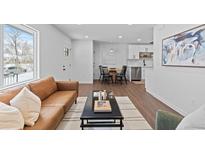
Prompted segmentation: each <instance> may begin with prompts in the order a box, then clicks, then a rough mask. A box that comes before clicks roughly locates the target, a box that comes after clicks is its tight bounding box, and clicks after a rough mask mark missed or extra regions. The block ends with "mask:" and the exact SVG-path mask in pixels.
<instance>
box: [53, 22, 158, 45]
mask: <svg viewBox="0 0 205 154" xmlns="http://www.w3.org/2000/svg"><path fill="white" fill-rule="evenodd" d="M54 26H55V27H56V28H58V29H59V30H60V31H62V32H63V33H65V34H66V35H68V36H69V37H70V38H71V39H88V40H95V41H104V42H116V43H150V42H152V41H153V27H154V24H132V25H128V24H80V25H79V24H56V25H54ZM86 35H87V36H88V38H85V36H86ZM119 35H122V36H123V38H121V39H119V38H118V36H119ZM138 38H140V39H141V41H140V42H138V41H137V39H138Z"/></svg>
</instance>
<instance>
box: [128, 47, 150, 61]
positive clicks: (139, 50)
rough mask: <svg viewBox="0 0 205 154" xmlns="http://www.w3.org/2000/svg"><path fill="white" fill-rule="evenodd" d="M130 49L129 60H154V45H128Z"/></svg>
mask: <svg viewBox="0 0 205 154" xmlns="http://www.w3.org/2000/svg"><path fill="white" fill-rule="evenodd" d="M128 49H129V50H128V59H141V58H152V56H153V46H152V45H128ZM150 52H151V54H150ZM142 56H144V57H142Z"/></svg>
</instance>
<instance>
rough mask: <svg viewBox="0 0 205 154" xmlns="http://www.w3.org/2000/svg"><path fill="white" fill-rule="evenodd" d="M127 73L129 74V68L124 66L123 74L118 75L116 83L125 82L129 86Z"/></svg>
mask: <svg viewBox="0 0 205 154" xmlns="http://www.w3.org/2000/svg"><path fill="white" fill-rule="evenodd" d="M126 72H127V66H126V65H123V66H122V70H121V72H120V73H117V74H116V82H117V81H120V83H121V84H122V82H123V80H124V81H125V83H126V84H127V78H126Z"/></svg>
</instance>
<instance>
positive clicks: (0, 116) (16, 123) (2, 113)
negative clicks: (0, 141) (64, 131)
mask: <svg viewBox="0 0 205 154" xmlns="http://www.w3.org/2000/svg"><path fill="white" fill-rule="evenodd" d="M23 127H24V119H23V116H22V114H21V112H20V111H19V110H18V109H17V108H15V107H12V106H10V105H6V104H4V103H1V102H0V129H6V130H8V129H14V130H15V129H23Z"/></svg>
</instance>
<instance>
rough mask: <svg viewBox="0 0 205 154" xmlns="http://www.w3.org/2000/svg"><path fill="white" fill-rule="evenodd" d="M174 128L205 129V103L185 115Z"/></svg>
mask: <svg viewBox="0 0 205 154" xmlns="http://www.w3.org/2000/svg"><path fill="white" fill-rule="evenodd" d="M176 129H179V130H186V129H188V130H193V129H205V105H202V106H201V107H199V108H198V109H197V110H195V111H194V112H192V113H190V114H188V115H187V116H185V117H184V118H183V120H182V121H181V122H180V123H179V125H178V126H177V128H176Z"/></svg>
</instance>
